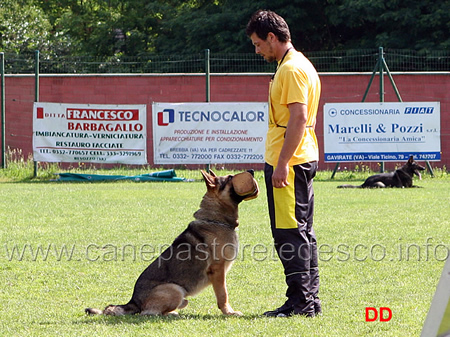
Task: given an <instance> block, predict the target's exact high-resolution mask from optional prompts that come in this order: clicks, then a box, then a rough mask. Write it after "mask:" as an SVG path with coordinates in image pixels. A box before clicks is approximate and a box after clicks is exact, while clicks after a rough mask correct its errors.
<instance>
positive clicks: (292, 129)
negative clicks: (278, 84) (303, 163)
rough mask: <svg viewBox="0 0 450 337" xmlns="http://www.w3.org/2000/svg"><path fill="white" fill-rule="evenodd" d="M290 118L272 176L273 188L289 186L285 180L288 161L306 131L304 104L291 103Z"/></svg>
mask: <svg viewBox="0 0 450 337" xmlns="http://www.w3.org/2000/svg"><path fill="white" fill-rule="evenodd" d="M288 108H289V112H290V115H291V116H290V118H289V122H288V125H287V128H286V133H285V137H284V138H285V139H284V144H283V148H282V149H281V152H280V157H279V159H278V164H277V167H276V168H275V171H274V172H273V175H272V184H273V187H276V188H281V187H285V186H287V185H289V183H288V181H287V178H288V174H289V160H291V158H292V156H293V155H294V153H295V150H297V147H298V145H299V144H300V142H301V140H302V138H303V135H304V134H305V130H306V121H307V119H308V109H307V106H306V105H305V104H302V103H292V104H289V105H288Z"/></svg>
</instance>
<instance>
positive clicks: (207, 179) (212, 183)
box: [200, 170, 216, 189]
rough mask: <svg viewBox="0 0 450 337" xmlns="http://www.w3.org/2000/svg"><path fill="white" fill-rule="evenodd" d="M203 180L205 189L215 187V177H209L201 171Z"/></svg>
mask: <svg viewBox="0 0 450 337" xmlns="http://www.w3.org/2000/svg"><path fill="white" fill-rule="evenodd" d="M200 172H201V173H202V176H203V179H204V180H205V183H206V187H207V188H208V189H210V188H214V187H216V180H215V179H214V178H215V176H216V175H210V174H209V173H207V172H206V171H203V170H201V171H200Z"/></svg>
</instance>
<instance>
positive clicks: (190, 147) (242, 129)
mask: <svg viewBox="0 0 450 337" xmlns="http://www.w3.org/2000/svg"><path fill="white" fill-rule="evenodd" d="M267 116H268V105H267V103H241V102H240V103H233V102H230V103H153V147H154V162H155V164H213V163H214V164H225V163H227V164H229V163H263V162H264V145H265V135H266V132H267Z"/></svg>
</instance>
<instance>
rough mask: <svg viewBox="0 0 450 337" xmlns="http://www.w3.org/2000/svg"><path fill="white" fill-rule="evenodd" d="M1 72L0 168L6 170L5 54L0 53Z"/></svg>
mask: <svg viewBox="0 0 450 337" xmlns="http://www.w3.org/2000/svg"><path fill="white" fill-rule="evenodd" d="M0 68H1V69H0V72H1V84H0V86H1V88H0V91H1V93H0V96H1V121H0V123H1V129H2V168H6V125H5V124H6V123H5V53H0Z"/></svg>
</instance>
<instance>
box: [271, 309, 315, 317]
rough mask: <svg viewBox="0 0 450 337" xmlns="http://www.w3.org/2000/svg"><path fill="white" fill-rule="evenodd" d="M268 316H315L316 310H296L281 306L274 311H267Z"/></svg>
mask: <svg viewBox="0 0 450 337" xmlns="http://www.w3.org/2000/svg"><path fill="white" fill-rule="evenodd" d="M263 315H264V316H266V317H292V316H297V315H298V316H305V317H314V316H315V314H314V312H295V311H294V308H292V307H289V308H285V307H281V308H278V309H275V310H272V311H266V312H265V313H264V314H263Z"/></svg>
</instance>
